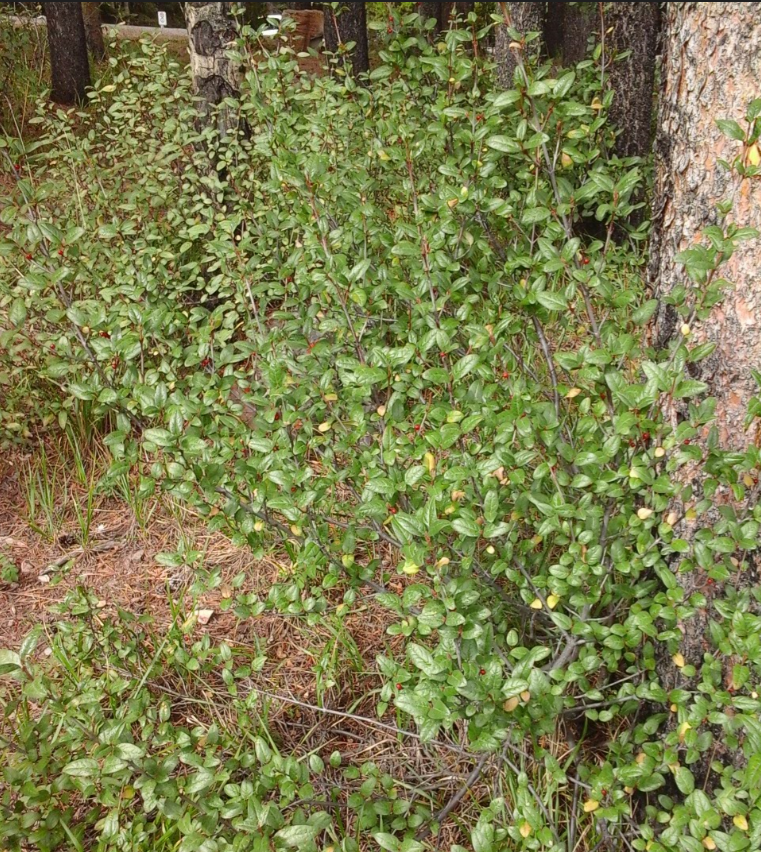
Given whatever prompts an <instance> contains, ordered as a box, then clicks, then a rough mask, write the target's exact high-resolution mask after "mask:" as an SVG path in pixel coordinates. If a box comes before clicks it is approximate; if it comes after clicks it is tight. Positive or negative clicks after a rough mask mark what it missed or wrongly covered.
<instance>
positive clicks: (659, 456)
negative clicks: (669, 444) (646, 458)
mask: <svg viewBox="0 0 761 852" xmlns="http://www.w3.org/2000/svg"><path fill="white" fill-rule="evenodd" d="M654 455H655V457H656V458H657V459H662V458H663V457H664V456H665V455H666V450H664V449H663V447H656V448H655V453H654Z"/></svg>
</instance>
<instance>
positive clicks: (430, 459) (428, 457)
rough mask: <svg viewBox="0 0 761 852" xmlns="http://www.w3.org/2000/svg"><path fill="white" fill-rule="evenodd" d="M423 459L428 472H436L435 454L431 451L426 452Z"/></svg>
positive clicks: (431, 473)
mask: <svg viewBox="0 0 761 852" xmlns="http://www.w3.org/2000/svg"><path fill="white" fill-rule="evenodd" d="M423 461H424V462H425V466H426V469H427V470H428V473H429V474H430V475H431V476H433V475H434V474H435V472H436V456H434V454H433V453H426V454H425V455H424V456H423Z"/></svg>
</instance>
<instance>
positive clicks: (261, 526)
mask: <svg viewBox="0 0 761 852" xmlns="http://www.w3.org/2000/svg"><path fill="white" fill-rule="evenodd" d="M263 529H264V521H254V532H261V531H262V530H263Z"/></svg>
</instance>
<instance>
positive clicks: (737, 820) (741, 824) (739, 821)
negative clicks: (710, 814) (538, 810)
mask: <svg viewBox="0 0 761 852" xmlns="http://www.w3.org/2000/svg"><path fill="white" fill-rule="evenodd" d="M732 822H733V823H734V824H735V825H736V826H737V827H738V828H739V829H740V831H747V830H748V820H747V819H745V817H744V816H743V815H742V814H737V816H735V817H732Z"/></svg>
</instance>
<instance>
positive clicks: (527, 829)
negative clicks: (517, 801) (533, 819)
mask: <svg viewBox="0 0 761 852" xmlns="http://www.w3.org/2000/svg"><path fill="white" fill-rule="evenodd" d="M518 831H519V832H520V834H521V837H528V836H529V834H531V826H530V825H529V824H528V823H527V822H522V823H521V827H520V828H519V829H518Z"/></svg>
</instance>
